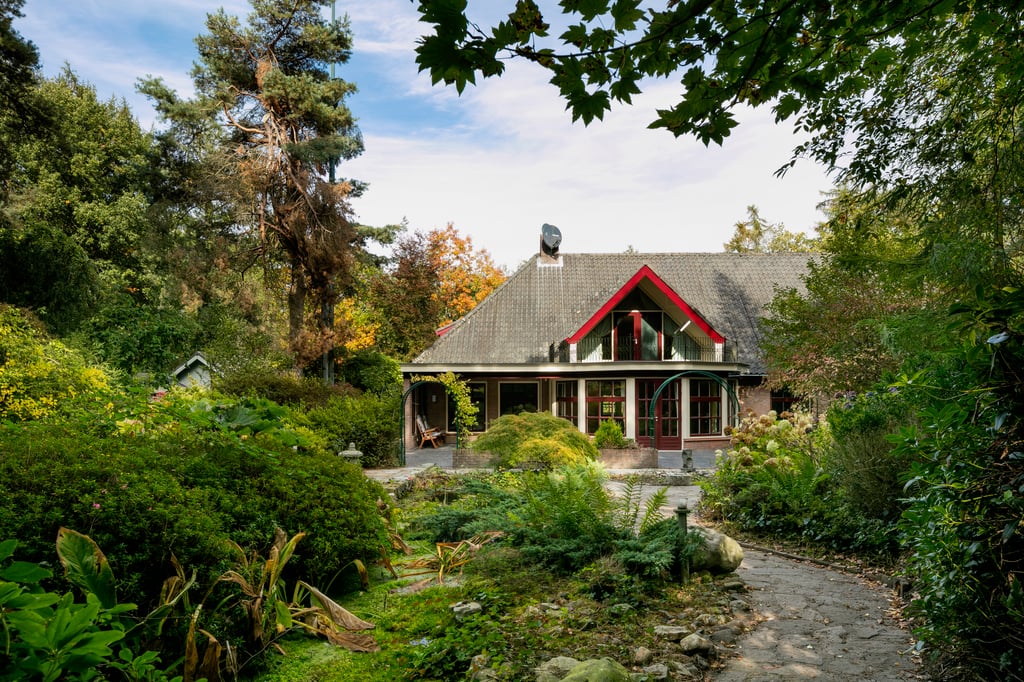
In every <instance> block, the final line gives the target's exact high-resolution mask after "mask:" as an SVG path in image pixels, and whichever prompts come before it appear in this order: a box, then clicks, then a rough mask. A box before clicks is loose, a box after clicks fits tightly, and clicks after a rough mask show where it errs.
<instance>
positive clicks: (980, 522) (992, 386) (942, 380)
mask: <svg viewBox="0 0 1024 682" xmlns="http://www.w3.org/2000/svg"><path fill="white" fill-rule="evenodd" d="M992 338H993V339H998V338H1000V337H998V336H995V337H992ZM1003 338H1004V341H1003V342H1002V347H998V346H997V347H994V348H991V349H987V348H985V346H984V345H982V344H978V345H976V346H971V347H969V348H967V349H965V350H964V351H963V352H962V354H958V355H956V356H954V357H953V358H951V362H950V366H949V367H947V368H945V370H943V371H937V372H933V373H932V374H931V375H930V376H928V377H920V378H915V379H917V381H915V382H913V383H911V382H908V383H907V385H905V386H903V387H901V390H915V386H916V385H924V387H925V388H923V389H916V390H920V391H922V392H924V391H927V392H928V394H929V395H930V397H931V398H932V400H934V402H935V404H934V405H932V406H928V407H926V408H924V409H923V410H922V411H921V415H920V419H919V424H920V425H919V426H910V427H907V428H905V429H903V430H902V431H901V432H900V434H899V435H898V438H897V447H896V454H897V456H900V457H903V458H906V459H907V460H909V461H912V462H913V464H912V465H911V469H910V471H909V472H908V474H907V483H906V488H905V493H904V495H906V496H907V497H908V498H909V501H908V506H907V510H906V511H905V512H904V514H903V518H902V519H901V521H900V526H901V528H902V530H903V535H904V538H905V542H906V547H907V548H908V549H909V550H910V552H911V553H910V556H909V559H908V568H909V570H910V571H911V577H912V579H913V580H914V589H915V593H916V596H915V599H914V600H913V602H912V604H911V606H910V610H909V611H910V613H911V614H913V615H914V616H916V617H917V618H918V619H919V620H917V624H918V625H917V627H916V628H915V634H917V636H918V637H919V638H920V640H921V642H922V644H924V645H925V648H926V649H927V650H930V651H931V652H932V653H933V654H944V658H945V660H944V661H943V663H942V667H943V669H944V670H947V671H950V672H955V674H957V675H958V676H961V677H962V678H963V679H1019V676H1020V671H1021V670H1024V635H1022V633H1024V586H1022V584H1021V579H1020V577H1021V566H1022V565H1024V525H1022V524H1021V519H1024V495H1022V494H1021V484H1022V482H1024V420H1022V418H1021V415H1022V414H1024V392H1022V391H1021V387H1022V386H1024V377H1022V375H1021V367H1024V350H1022V348H1021V345H1020V343H1019V341H1017V342H1014V341H1012V340H1010V341H1006V340H1005V337H1003ZM1018 338H1019V336H1018ZM990 343H991V344H992V345H993V346H995V345H996V342H994V341H993V342H990ZM936 389H939V390H938V391H937V390H936ZM981 389H985V390H981ZM959 678H960V677H958V679H959Z"/></svg>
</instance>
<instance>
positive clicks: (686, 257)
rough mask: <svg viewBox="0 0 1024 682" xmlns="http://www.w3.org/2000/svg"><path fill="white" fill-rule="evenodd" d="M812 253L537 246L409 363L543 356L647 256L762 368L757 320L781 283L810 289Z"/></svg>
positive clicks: (532, 360)
mask: <svg viewBox="0 0 1024 682" xmlns="http://www.w3.org/2000/svg"><path fill="white" fill-rule="evenodd" d="M812 258H814V256H812V255H809V254H806V253H779V254H736V253H657V254H639V253H626V254H568V253H567V254H562V256H561V259H562V265H561V266H560V267H559V266H541V267H538V264H537V259H538V256H534V257H533V258H532V259H531V260H529V261H527V262H526V263H525V264H524V265H523V266H522V267H520V268H519V270H517V271H516V272H515V274H513V275H512V276H511V277H509V279H508V280H507V281H506V282H505V283H504V284H502V285H501V286H500V287H499V288H498V289H496V290H495V291H494V292H493V293H492V294H491V295H490V296H488V297H487V298H486V299H484V301H482V302H481V303H480V304H479V305H478V306H477V307H476V308H474V309H473V310H472V311H471V312H470V313H469V314H468V315H466V316H465V317H463V318H462V319H460V320H458V321H456V322H455V323H454V324H453V325H452V327H451V329H450V330H449V331H448V333H447V334H445V335H444V336H442V337H440V338H438V339H437V340H436V341H435V342H434V344H433V345H432V346H430V347H429V348H427V349H426V350H425V351H423V352H422V353H421V354H420V355H419V356H418V357H417V358H416V359H415V360H413V362H412V363H411V364H431V365H433V364H452V365H465V364H482V365H488V364H540V363H547V362H548V359H549V355H548V353H549V347H550V345H551V344H552V343H554V344H556V345H557V344H558V343H559V342H560V341H562V340H563V339H566V338H567V337H569V336H570V335H571V334H573V332H575V331H576V330H577V329H579V328H580V327H582V326H583V324H584V323H585V322H586V321H587V320H588V319H590V317H591V316H592V315H593V314H594V313H595V312H596V311H597V310H598V309H599V308H601V306H603V305H604V304H605V303H606V302H607V301H608V299H610V298H611V297H612V296H613V295H615V293H616V292H617V291H618V290H619V289H621V288H622V286H623V285H624V284H625V283H626V282H627V281H629V279H630V278H631V277H632V276H633V275H635V274H636V273H637V271H638V270H640V268H641V267H643V266H644V265H647V266H648V267H650V268H651V270H653V271H654V273H655V274H656V275H658V277H660V278H661V279H662V280H664V281H665V283H666V284H668V285H669V286H670V287H672V289H673V290H675V292H676V293H677V294H678V295H679V296H680V297H681V298H682V299H683V300H684V301H686V302H687V303H688V304H689V305H690V307H692V308H693V309H694V310H695V311H696V312H697V313H699V314H700V315H701V316H702V317H703V318H704V319H705V320H707V321H708V323H709V324H710V325H711V326H712V327H713V328H714V329H715V330H716V331H718V332H719V333H721V334H722V335H723V336H725V338H726V340H727V342H729V343H730V344H731V343H735V344H737V345H738V350H739V354H740V355H739V360H740V362H743V363H746V364H747V365H749V367H750V371H751V372H752V373H754V374H763V373H764V366H763V365H764V363H763V361H762V360H761V359H760V352H759V350H758V340H759V335H760V334H759V330H758V320H759V318H760V317H761V315H762V314H763V308H764V306H765V305H766V304H767V303H768V302H769V301H771V299H772V297H773V295H774V294H775V291H776V290H778V289H788V288H797V289H798V290H803V288H804V287H803V281H802V279H801V276H802V275H804V274H806V273H807V263H808V261H809V260H810V259H812Z"/></svg>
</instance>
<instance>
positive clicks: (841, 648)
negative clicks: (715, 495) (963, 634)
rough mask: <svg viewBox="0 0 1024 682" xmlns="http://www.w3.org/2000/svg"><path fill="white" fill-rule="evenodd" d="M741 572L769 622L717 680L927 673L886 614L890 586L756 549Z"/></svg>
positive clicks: (889, 680) (885, 678)
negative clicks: (911, 653) (909, 652)
mask: <svg viewBox="0 0 1024 682" xmlns="http://www.w3.org/2000/svg"><path fill="white" fill-rule="evenodd" d="M737 573H738V574H739V575H740V577H741V578H743V580H744V581H745V582H746V583H747V585H748V587H749V588H750V590H751V592H750V594H749V599H750V605H751V608H752V609H753V610H754V611H755V612H757V614H758V616H759V617H760V618H762V619H764V621H763V622H761V623H760V624H758V625H757V627H756V628H755V629H754V630H753V631H752V632H750V633H748V634H746V635H744V636H743V637H741V638H740V639H739V640H738V641H737V645H736V652H737V653H738V654H739V656H738V657H737V658H732V659H729V660H728V662H727V664H726V666H725V668H724V670H722V671H721V672H720V673H718V674H716V675H715V676H714V679H715V680H716V682H777V681H778V680H795V679H801V680H802V679H819V680H842V681H845V680H871V681H872V682H895V681H903V680H915V679H925V678H924V676H923V673H921V671H920V668H919V666H918V664H917V661H916V660H915V658H914V657H912V656H911V655H910V654H908V653H906V652H907V650H908V649H910V648H911V647H912V645H913V641H912V637H911V635H910V633H909V632H907V631H906V630H903V629H900V628H899V627H896V626H895V625H893V624H892V623H891V622H890V620H889V619H888V618H887V611H888V610H889V608H890V605H889V597H890V594H891V591H890V590H889V589H888V588H886V587H884V586H880V585H877V584H875V583H870V582H868V581H866V580H863V579H861V578H859V577H857V576H854V575H850V574H847V573H842V572H838V571H834V570H831V569H828V568H824V567H821V566H817V565H815V564H811V563H805V562H798V561H793V560H791V559H786V558H782V557H778V556H775V555H772V554H769V553H765V552H759V551H756V550H751V549H744V558H743V564H742V565H741V566H740V569H739V571H737Z"/></svg>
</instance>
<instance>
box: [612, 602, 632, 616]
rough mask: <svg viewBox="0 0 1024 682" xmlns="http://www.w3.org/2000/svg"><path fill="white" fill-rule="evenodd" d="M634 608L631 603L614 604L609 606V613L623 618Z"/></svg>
mask: <svg viewBox="0 0 1024 682" xmlns="http://www.w3.org/2000/svg"><path fill="white" fill-rule="evenodd" d="M632 610H633V606H632V605H630V604H625V603H623V604H612V605H611V606H609V607H608V615H609V616H615V617H616V618H621V617H623V616H625V615H626V614H627V613H629V612H630V611H632Z"/></svg>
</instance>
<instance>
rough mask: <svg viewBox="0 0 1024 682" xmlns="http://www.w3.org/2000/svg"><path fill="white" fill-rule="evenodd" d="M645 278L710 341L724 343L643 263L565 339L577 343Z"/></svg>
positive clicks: (703, 320)
mask: <svg viewBox="0 0 1024 682" xmlns="http://www.w3.org/2000/svg"><path fill="white" fill-rule="evenodd" d="M645 280H646V281H647V282H650V283H651V284H652V285H653V286H654V287H656V288H657V289H658V291H659V292H661V293H662V294H663V295H664V296H665V297H666V298H668V300H669V302H670V303H672V305H674V306H676V307H677V308H678V309H679V310H680V311H681V312H682V313H683V315H685V316H686V319H687V320H689V321H690V322H692V323H693V324H695V325H697V327H698V328H699V329H701V330H702V331H703V332H704V333H705V334H707V335H708V336H709V337H710V338H711V340H712V341H714V342H715V343H725V337H724V336H722V335H721V334H719V333H718V332H717V331H715V330H714V329H712V328H711V325H710V324H708V322H707V320H705V319H704V318H703V317H701V316H700V315H699V314H698V313H697V311H695V310H694V309H693V308H691V307H690V306H689V304H688V303H687V302H686V301H684V300H683V299H682V297H681V296H680V295H679V294H677V293H676V292H675V291H674V290H673V289H672V287H670V286H669V285H668V284H666V283H665V280H663V279H662V278H661V277H658V275H657V274H655V272H654V270H652V269H651V268H650V266H647V265H644V266H643V267H641V268H640V269H639V270H637V271H636V274H635V275H633V276H632V277H630V278H629V281H628V282H626V283H625V284H623V285H622V287H621V288H620V289H619V290H618V291H616V292H615V294H613V295H612V297H611V298H609V299H608V301H607V302H606V303H605V304H604V305H603V306H601V307H600V309H598V311H597V312H596V313H594V314H593V315H592V316H591V317H590V319H589V320H587V321H586V322H585V323H584V324H583V326H582V327H580V328H579V329H577V330H576V331H575V332H574V333H573V334H572V336H570V337H569V338H568V339H566V341H568V342H569V343H579V342H580V341H581V340H582V339H583V337H585V336H586V335H587V334H589V333H590V332H591V330H593V329H594V327H596V326H597V324H598V323H599V322H600V321H601V320H603V319H604V318H605V316H606V315H608V314H610V313H611V312H612V311H613V310H614V309H615V306H617V305H618V304H619V303H621V302H622V299H624V298H626V296H628V295H629V294H630V292H632V291H633V290H634V289H636V288H637V287H638V286H640V284H641V283H642V282H644V281H645Z"/></svg>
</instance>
